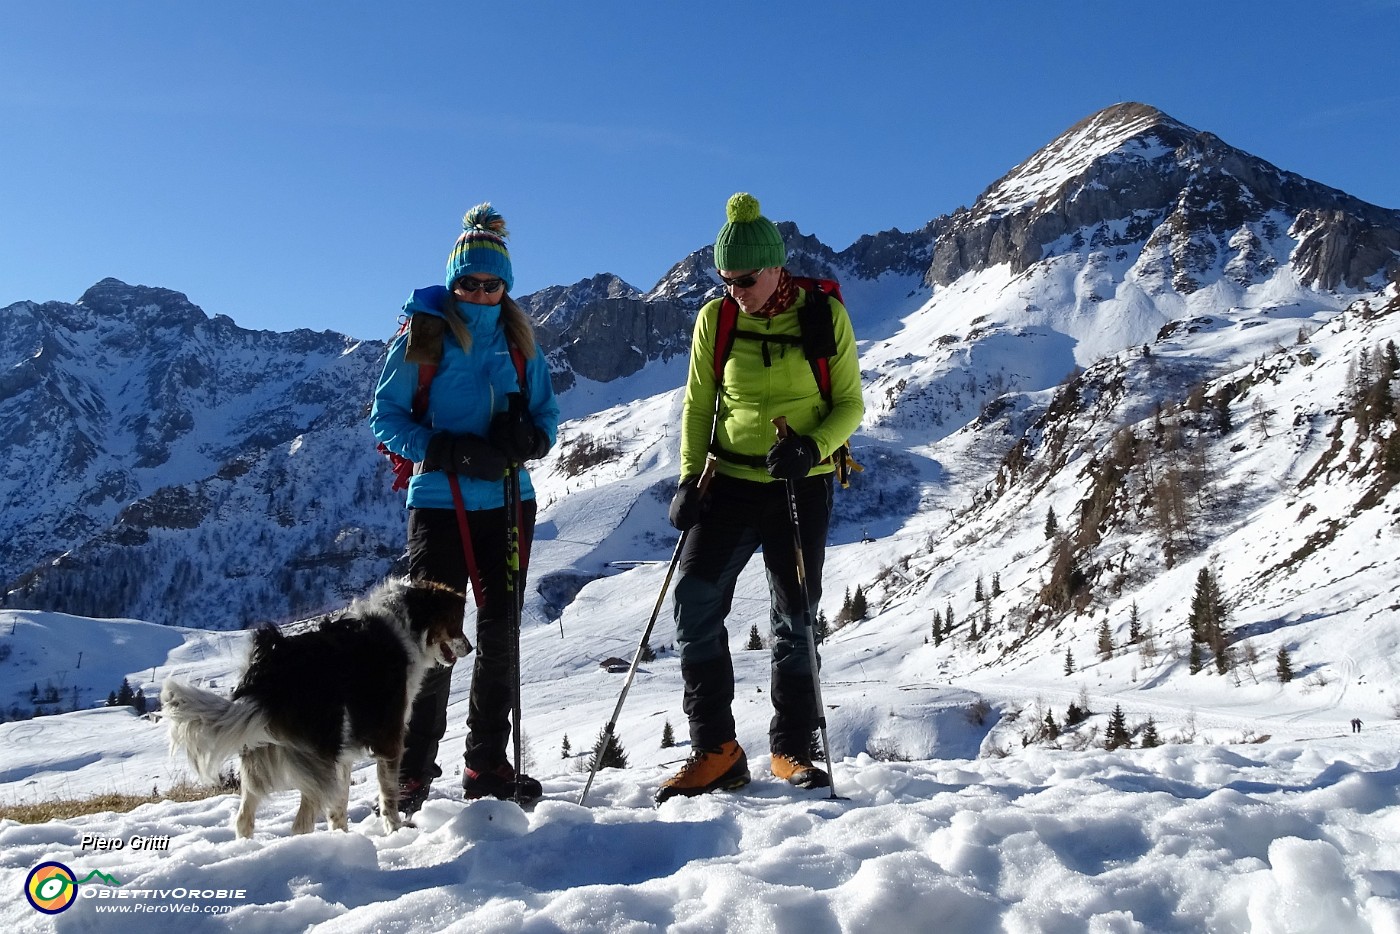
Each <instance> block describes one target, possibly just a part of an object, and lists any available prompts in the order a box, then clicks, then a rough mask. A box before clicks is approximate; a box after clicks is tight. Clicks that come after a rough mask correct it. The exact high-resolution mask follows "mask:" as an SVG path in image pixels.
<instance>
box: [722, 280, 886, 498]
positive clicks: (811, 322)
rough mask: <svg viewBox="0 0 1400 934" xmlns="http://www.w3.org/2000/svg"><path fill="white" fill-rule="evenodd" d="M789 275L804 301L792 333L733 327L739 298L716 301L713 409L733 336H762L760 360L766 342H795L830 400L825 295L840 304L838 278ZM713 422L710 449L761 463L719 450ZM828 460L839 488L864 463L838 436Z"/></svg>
mask: <svg viewBox="0 0 1400 934" xmlns="http://www.w3.org/2000/svg"><path fill="white" fill-rule="evenodd" d="M793 281H794V282H796V283H797V285H798V287H799V288H801V289H803V290H805V291H806V293H807V301H806V302H804V303H803V304H802V307H800V308H798V309H797V327H798V332H799V333H798V334H797V335H796V336H792V335H787V334H777V335H775V334H759V333H756V332H752V331H744V330H742V329H740V328H739V303H738V302H736V301H735V300H734V298H733V296H731V295H725V296H724V299H723V301H721V302H720V306H719V318H718V320H717V321H716V323H715V361H714V363H715V400H716V401H715V405H716V413H718V405H719V392H720V387H722V386H723V384H724V365H725V363H727V362H728V361H729V355H730V353H732V352H733V350H734V341H735V340H737V339H739V338H745V339H748V340H758V341H763V342H764V347H763V353H764V362H765V363H766V362H767V360H768V346H767V345H768V344H789V345H801V347H802V353H803V356H805V357H806V358H807V363H808V365H810V366H811V368H812V378H813V379H814V380H816V383H817V389H818V390H819V391H820V392H821V395H822V398H823V399H825V400H826V404H827V405H828V406H831V405H832V404H833V403H832V398H831V358H832V357H834V356H836V328H835V327H834V326H833V324H832V322H831V297H832V296H835V297H836V300H837V301H838V302H840V303H841V304H842V305H844V304H846V301H845V299H843V298H842V297H841V284H840V283H838V282H837V281H836V280H835V279H817V278H812V277H807V276H793ZM716 430H717V426H716V428H714V429H711V435H710V451H711V452H712V453H714V454H715V455H717V456H718V457H720V458H723V459H725V460H729V461H732V462H734V463H740V464H746V465H748V466H751V467H752V466H757V467H763V466H764V464H763V463H762V460H763V459H762V458H749V457H745V456H743V455H740V454H735V453H733V452H729V451H725V450H724V449H723V448H721V447H720V446H719V441H718V439H717V437H716V435H715V433H714V432H715V431H716ZM829 460H830V461H831V462H832V464H834V465H835V467H836V479H837V480H839V481H840V483H841V488H842V489H846V488H848V487H849V486H850V485H851V473H852V472H853V471H854V472H860V471H863V470H864V469H865V468H864V467H862V466H861V465H860V464H857V463H856V461H855V458H853V457H852V456H851V443H850V441H849V440H847V441H845V442H843V443H842V444H841V446H840V447H838V448H837V449H836V450H835V451H832V452H831V457H830V458H829Z"/></svg>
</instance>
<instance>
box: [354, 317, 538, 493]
mask: <svg viewBox="0 0 1400 934" xmlns="http://www.w3.org/2000/svg"><path fill="white" fill-rule="evenodd" d="M446 330H447V321H446V320H445V319H443V318H439V317H438V316H436V315H429V314H415V315H409V316H408V318H407V319H406V320H404V321H403V322H402V323H401V324H400V325H399V329H398V331H397V332H396V333H395V334H394V337H395V339H397V338H398V337H399V336H400V335H402V334H403V333H404V332H405V331H407V332H408V347H406V348H405V349H404V360H406V361H407V362H409V363H416V364H417V365H418V385H417V386H416V387H415V388H414V390H413V404H412V405H411V406H410V410H411V412H412V415H413V420H414V421H415V422H421V421H422V420H423V416H424V415H426V414H427V411H428V395H429V393H430V392H431V390H432V386H433V377H434V376H437V371H438V366H439V365H440V364H441V363H442V338H443V333H444V332H445V331H446ZM507 343H508V344H509V346H510V361H511V363H513V364H515V378H516V380H517V381H518V382H519V383H520V391H521V393H522V394H525V395H528V393H527V391H526V384H525V354H524V353H522V352H521V350H520V348H519V347H516V346H515V345H514V344H510V343H509V342H507ZM379 453H381V454H383V455H384V456H385V457H387V458H389V466H390V469H391V470H393V472H394V482H393V485H392V486H391V487H390V489H392V490H393V491H394V492H398V491H399V490H406V489H408V481H409V480H410V479H412V477H413V461H411V460H409V459H408V458H406V457H404V456H403V455H402V454H395V453H394V452H393V451H391V450H389V449H388V448H386V447H385V446H384V442H382V441H381V442H379Z"/></svg>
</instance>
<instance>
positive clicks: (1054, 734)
mask: <svg viewBox="0 0 1400 934" xmlns="http://www.w3.org/2000/svg"><path fill="white" fill-rule="evenodd" d="M1045 735H1046V737H1048V738H1049V739H1059V738H1060V725H1059V724H1058V723H1056V722H1055V712H1054V711H1053V710H1047V711H1045Z"/></svg>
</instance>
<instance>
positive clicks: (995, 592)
mask: <svg viewBox="0 0 1400 934" xmlns="http://www.w3.org/2000/svg"><path fill="white" fill-rule="evenodd" d="M992 596H994V597H1000V596H1001V572H1000V571H993V572H992Z"/></svg>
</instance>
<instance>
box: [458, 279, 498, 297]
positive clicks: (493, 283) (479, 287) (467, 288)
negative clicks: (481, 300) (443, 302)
mask: <svg viewBox="0 0 1400 934" xmlns="http://www.w3.org/2000/svg"><path fill="white" fill-rule="evenodd" d="M505 284H506V280H504V279H473V278H472V277H471V276H463V277H462V278H460V279H458V280H457V282H456V287H457V288H459V289H461V290H462V291H463V292H466V293H468V294H471V293H473V292H478V291H480V292H485V293H486V294H487V295H495V294H496V293H497V292H499V291H500V290H501V288H502V287H503V286H504V285H505Z"/></svg>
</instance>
